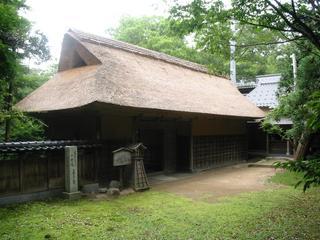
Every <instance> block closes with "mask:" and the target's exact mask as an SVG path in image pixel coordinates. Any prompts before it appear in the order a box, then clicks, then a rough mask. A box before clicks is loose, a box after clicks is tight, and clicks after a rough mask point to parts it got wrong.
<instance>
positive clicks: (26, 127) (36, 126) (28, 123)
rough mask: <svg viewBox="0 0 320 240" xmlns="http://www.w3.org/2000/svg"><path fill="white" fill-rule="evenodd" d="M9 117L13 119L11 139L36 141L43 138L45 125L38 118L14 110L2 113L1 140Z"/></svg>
mask: <svg viewBox="0 0 320 240" xmlns="http://www.w3.org/2000/svg"><path fill="white" fill-rule="evenodd" d="M7 118H10V119H11V120H12V122H11V124H12V131H11V138H10V139H11V141H36V140H42V139H43V134H44V127H45V125H44V124H43V123H42V122H41V121H40V120H38V119H36V118H34V117H32V116H30V115H27V114H25V113H22V112H20V111H17V110H12V111H11V112H10V114H5V113H2V114H1V115H0V141H4V139H1V138H2V137H3V136H4V131H5V130H4V128H3V126H4V122H5V121H6V119H7Z"/></svg>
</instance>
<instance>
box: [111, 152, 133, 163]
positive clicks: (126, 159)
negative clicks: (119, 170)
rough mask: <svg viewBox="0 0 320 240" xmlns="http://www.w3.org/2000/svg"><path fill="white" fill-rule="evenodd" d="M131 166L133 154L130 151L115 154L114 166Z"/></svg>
mask: <svg viewBox="0 0 320 240" xmlns="http://www.w3.org/2000/svg"><path fill="white" fill-rule="evenodd" d="M130 164H131V152H130V151H128V150H125V149H123V150H120V151H117V152H113V166H115V167H118V166H125V165H130Z"/></svg>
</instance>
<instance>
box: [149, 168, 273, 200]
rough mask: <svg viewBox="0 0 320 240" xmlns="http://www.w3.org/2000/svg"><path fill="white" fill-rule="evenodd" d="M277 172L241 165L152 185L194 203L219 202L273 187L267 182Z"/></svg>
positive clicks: (271, 169)
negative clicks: (201, 201) (187, 198)
mask: <svg viewBox="0 0 320 240" xmlns="http://www.w3.org/2000/svg"><path fill="white" fill-rule="evenodd" d="M275 173H276V170H275V169H273V168H259V167H248V165H247V164H239V165H235V166H232V167H225V168H219V169H213V170H209V171H205V172H200V173H196V174H192V175H189V176H187V177H181V178H180V179H179V178H177V179H178V180H174V181H167V182H162V183H159V184H155V185H153V187H152V188H153V189H154V190H156V191H164V192H171V193H175V194H178V195H182V196H185V197H189V198H192V199H194V200H205V201H209V202H213V201H217V200H218V199H219V198H222V197H227V196H233V195H237V194H240V193H245V192H252V191H261V190H265V189H268V188H274V187H276V186H275V185H273V184H271V183H268V179H269V178H270V177H271V176H272V175H274V174H275Z"/></svg>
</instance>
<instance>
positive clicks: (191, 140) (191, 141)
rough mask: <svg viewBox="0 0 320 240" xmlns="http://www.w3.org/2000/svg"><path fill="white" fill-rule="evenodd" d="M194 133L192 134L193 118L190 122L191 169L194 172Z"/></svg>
mask: <svg viewBox="0 0 320 240" xmlns="http://www.w3.org/2000/svg"><path fill="white" fill-rule="evenodd" d="M193 170H194V166H193V135H192V120H191V122H190V171H191V172H193Z"/></svg>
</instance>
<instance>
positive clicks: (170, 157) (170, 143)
mask: <svg viewBox="0 0 320 240" xmlns="http://www.w3.org/2000/svg"><path fill="white" fill-rule="evenodd" d="M163 141H164V144H163V146H164V171H165V172H166V173H171V172H175V171H176V165H177V163H176V161H177V134H176V129H175V128H174V127H172V126H170V127H166V128H165V130H164V136H163Z"/></svg>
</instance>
